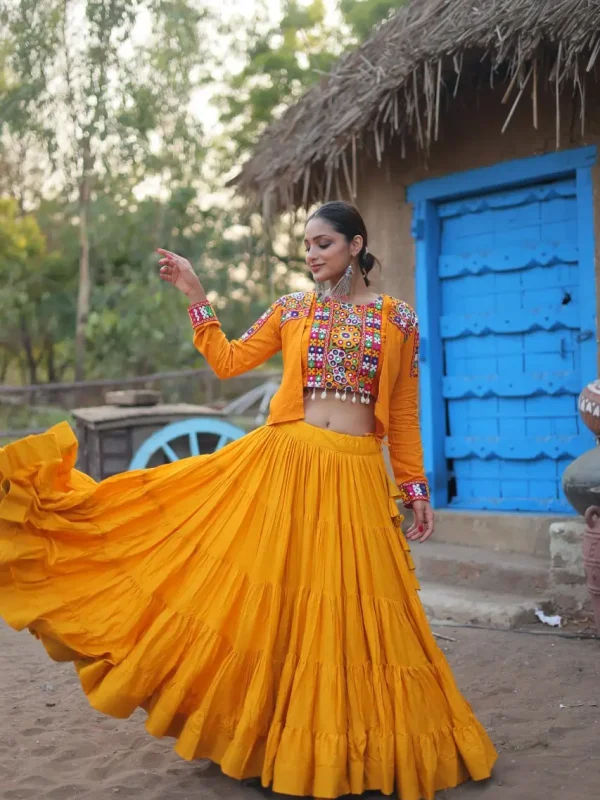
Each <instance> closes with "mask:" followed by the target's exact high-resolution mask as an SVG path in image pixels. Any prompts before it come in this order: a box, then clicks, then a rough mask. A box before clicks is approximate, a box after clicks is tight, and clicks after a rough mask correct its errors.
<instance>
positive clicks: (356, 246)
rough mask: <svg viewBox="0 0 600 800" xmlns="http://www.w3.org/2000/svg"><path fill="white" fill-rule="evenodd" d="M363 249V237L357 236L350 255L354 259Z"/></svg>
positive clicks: (352, 243) (351, 245) (351, 244)
mask: <svg viewBox="0 0 600 800" xmlns="http://www.w3.org/2000/svg"><path fill="white" fill-rule="evenodd" d="M362 249H363V237H362V236H355V237H354V239H352V241H351V242H350V254H351V255H352V257H353V258H356V256H357V255H358V254H359V253H360V251H361V250H362Z"/></svg>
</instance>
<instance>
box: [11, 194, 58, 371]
mask: <svg viewBox="0 0 600 800" xmlns="http://www.w3.org/2000/svg"><path fill="white" fill-rule="evenodd" d="M45 255H46V243H45V240H44V237H43V235H42V232H41V231H40V229H39V226H38V224H37V222H36V221H35V219H34V218H33V217H31V216H21V215H20V213H19V207H18V204H17V202H16V201H15V200H14V199H12V198H0V319H1V320H2V327H1V328H0V344H1V346H2V352H1V353H0V381H3V380H4V379H5V377H6V374H7V370H8V367H9V365H10V363H11V361H12V360H13V359H14V358H15V355H16V354H17V353H19V352H22V353H23V355H24V358H25V363H24V364H23V365H22V366H23V368H24V369H26V370H27V374H28V378H29V380H30V381H35V380H36V379H37V367H38V358H37V354H36V348H35V343H34V339H33V336H32V331H31V327H30V325H29V324H28V323H29V321H30V319H31V316H32V313H35V306H34V305H32V302H31V301H32V299H35V298H37V299H39V298H41V297H42V296H43V294H44V292H45V291H46V289H47V285H46V280H45V278H46V276H45V274H44V269H43V267H44V256H45ZM17 342H18V345H17ZM15 350H16V351H17V352H15Z"/></svg>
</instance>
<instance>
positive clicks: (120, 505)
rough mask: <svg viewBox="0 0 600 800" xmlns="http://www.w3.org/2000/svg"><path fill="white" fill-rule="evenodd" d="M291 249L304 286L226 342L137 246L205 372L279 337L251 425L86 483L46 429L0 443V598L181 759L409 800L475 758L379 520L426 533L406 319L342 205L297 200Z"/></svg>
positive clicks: (236, 362) (94, 701)
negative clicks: (298, 251)
mask: <svg viewBox="0 0 600 800" xmlns="http://www.w3.org/2000/svg"><path fill="white" fill-rule="evenodd" d="M305 244H306V260H307V263H308V266H309V267H310V270H311V271H312V273H313V276H314V278H315V281H316V283H317V287H316V288H317V291H316V292H300V293H297V294H293V295H288V296H286V297H283V298H281V299H280V300H278V301H277V302H276V303H275V304H274V305H273V306H271V308H270V309H269V310H268V311H267V312H266V313H265V314H263V316H262V317H261V318H260V319H259V320H258V322H256V323H255V325H253V326H252V327H251V328H250V330H249V331H248V332H247V333H246V334H244V336H242V337H241V339H239V340H238V341H233V342H229V341H228V340H227V339H226V338H225V336H224V334H223V333H222V331H221V328H220V326H219V323H218V321H217V319H216V317H215V313H214V311H213V309H212V308H211V306H210V304H209V303H208V301H207V299H206V295H205V293H204V290H203V288H202V286H201V285H200V282H199V280H198V278H197V277H196V275H195V274H194V271H193V269H192V267H191V265H190V264H189V262H188V261H186V260H185V259H184V258H182V257H180V256H178V255H175V254H174V253H171V252H169V251H166V250H161V251H159V252H160V253H161V256H162V258H161V261H160V263H161V269H160V274H161V276H162V277H163V278H164V279H165V280H166V281H167V282H170V283H172V284H173V285H174V286H175V287H176V288H177V289H179V290H180V291H182V292H183V293H184V294H185V295H187V297H188V300H189V303H190V305H189V314H190V319H191V321H192V324H193V327H194V342H195V345H196V347H197V348H198V350H199V351H200V352H201V353H202V354H203V355H204V357H205V358H206V359H207V361H208V362H209V364H210V365H211V367H212V368H213V370H214V371H215V372H216V374H217V375H218V376H219V377H222V378H226V377H231V376H233V375H237V374H240V373H242V372H245V371H247V370H249V369H252V368H253V367H256V366H258V365H259V364H261V363H262V362H264V361H265V360H266V359H268V358H269V357H270V356H272V355H273V354H274V353H275V352H277V351H278V350H281V349H282V350H283V356H284V370H283V379H282V383H281V387H280V389H279V391H278V392H277V394H276V395H275V396H274V398H273V401H272V404H271V414H270V417H269V420H268V422H267V425H265V426H264V427H262V428H259V429H258V430H256V431H254V432H253V433H251V434H249V435H248V436H246V437H244V438H242V439H240V440H239V441H236V442H233V443H232V444H230V445H229V446H228V447H226V448H224V449H222V450H220V451H218V452H217V453H214V454H212V455H208V456H200V457H195V458H189V459H186V460H183V461H178V462H175V463H173V464H168V465H166V466H161V467H157V468H155V469H149V470H140V471H137V472H129V473H124V474H121V475H116V476H115V477H113V478H109V479H108V480H105V481H102V482H101V483H96V482H95V481H93V480H92V479H91V478H89V477H87V476H85V475H83V474H81V473H80V472H78V471H76V470H75V469H74V468H73V467H74V463H75V456H76V441H75V438H74V436H73V434H72V432H71V430H70V428H69V427H68V426H67V425H66V424H63V425H59V426H56V427H55V428H53V429H52V430H50V431H49V432H47V433H46V434H42V435H41V436H34V437H30V438H28V439H24V440H22V441H19V442H16V443H14V444H11V445H9V446H8V447H6V448H5V449H4V450H2V451H0V473H1V475H0V478H1V479H2V481H3V483H2V489H3V492H2V499H1V502H0V612H1V613H2V615H3V616H4V618H5V619H6V621H7V622H8V623H9V624H10V625H12V626H13V627H15V628H17V629H22V628H25V627H27V628H29V630H30V631H32V632H33V633H34V634H35V635H36V636H38V637H39V638H40V639H41V640H42V642H43V644H44V645H45V647H46V649H47V650H48V653H49V654H50V656H52V657H53V658H55V659H57V660H73V661H74V662H75V664H76V667H77V670H78V672H79V677H80V680H81V683H82V686H83V689H84V691H85V692H86V694H87V696H88V698H89V701H90V703H91V705H92V706H93V707H94V708H96V709H98V710H100V711H102V712H105V713H107V714H112V715H113V716H116V717H126V716H128V715H130V714H131V713H132V712H133V711H134V710H135V709H136V707H138V706H142V707H143V708H145V709H146V710H147V712H148V719H147V723H146V726H147V729H148V731H149V732H150V733H151V734H153V735H155V736H173V737H175V738H176V739H177V742H176V745H175V747H176V750H177V752H178V753H179V754H180V755H181V756H182V757H183V758H186V759H195V758H207V759H211V760H212V761H215V762H217V763H219V764H220V765H221V767H222V769H223V771H224V772H225V773H226V774H228V775H231V776H232V777H234V778H238V779H243V778H249V777H260V778H261V780H262V783H263V785H264V786H272V787H273V789H274V791H276V792H281V793H283V794H289V795H296V796H312V797H316V798H334V797H339V796H341V795H345V794H348V793H353V794H361V793H362V792H364V791H366V790H380V791H382V792H383V793H384V794H392V793H393V792H394V791H397V793H398V796H399V797H400V798H402V800H418V799H419V798H432V797H433V796H434V793H435V791H436V790H438V789H441V788H445V787H450V786H454V785H456V784H458V783H459V782H461V781H463V780H466V779H468V778H469V777H472V778H475V779H483V778H487V777H488V776H489V775H490V771H491V767H492V764H493V762H494V760H495V757H496V756H495V751H494V748H493V746H492V744H491V742H490V741H489V739H488V737H487V735H486V733H485V731H484V730H483V728H482V727H481V725H480V724H479V722H478V721H477V720H476V719H475V717H474V716H473V713H472V711H471V709H470V707H469V706H468V704H467V702H466V701H465V700H464V699H463V698H462V696H461V695H460V693H459V692H458V690H457V688H456V686H455V683H454V681H453V678H452V675H451V673H450V670H449V667H448V665H447V664H446V661H445V659H444V657H443V655H442V653H441V651H440V650H439V649H438V647H437V646H436V644H435V641H434V639H433V637H432V634H431V632H430V630H429V627H428V624H427V621H426V618H425V615H424V613H423V609H422V606H421V603H420V601H419V598H418V595H417V589H418V585H417V582H416V579H415V576H414V571H413V564H412V561H411V559H410V554H409V548H408V544H407V542H406V540H405V538H404V536H403V534H402V532H401V529H400V522H401V519H402V518H401V516H400V515H399V512H398V508H397V505H396V500H397V499H398V498H401V499H402V500H403V501H404V504H405V505H406V506H410V507H411V508H412V510H413V513H414V518H415V522H414V524H413V525H412V526H411V528H410V529H409V530H408V533H407V538H408V539H411V540H418V541H424V540H425V539H427V538H428V537H429V536H430V535H431V533H432V531H433V514H432V512H431V507H430V504H429V497H428V489H427V482H426V480H425V477H424V475H423V466H422V454H421V444H420V436H419V428H418V419H417V372H418V343H419V338H418V331H417V321H416V318H415V314H414V312H413V311H412V309H411V308H410V307H409V306H407V305H406V304H405V303H402V302H400V301H398V300H394V299H393V298H391V297H387V296H381V295H376V294H373V293H372V292H370V291H369V289H368V283H369V281H368V277H367V275H368V273H369V271H370V270H371V268H372V267H373V264H374V258H373V256H372V255H371V254H370V253H369V252H368V249H367V231H366V229H365V226H364V222H363V220H362V218H361V217H360V214H359V213H358V211H357V210H356V209H354V208H353V207H351V206H348V205H346V204H344V203H329V204H327V205H325V206H323V207H322V208H320V209H319V210H318V211H317V212H316V213H315V214H313V216H312V217H311V218H310V220H309V222H308V224H307V226H306V238H305ZM385 436H387V438H388V440H389V447H390V456H391V464H392V467H393V471H394V476H395V481H396V484H393V483H392V481H391V479H390V478H389V477H388V475H387V473H386V468H385V464H384V459H383V456H382V442H383V438H384V437H385Z"/></svg>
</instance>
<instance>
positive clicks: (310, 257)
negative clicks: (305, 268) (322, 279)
mask: <svg viewBox="0 0 600 800" xmlns="http://www.w3.org/2000/svg"><path fill="white" fill-rule="evenodd" d="M316 260H317V254H316V252H315V250H314V248H313V247H310V246H309V247H308V248H307V250H306V262H307V264H314V263H315V262H316Z"/></svg>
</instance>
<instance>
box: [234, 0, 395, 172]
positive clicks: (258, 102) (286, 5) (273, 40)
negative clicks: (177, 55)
mask: <svg viewBox="0 0 600 800" xmlns="http://www.w3.org/2000/svg"><path fill="white" fill-rule="evenodd" d="M406 2H407V0H339V8H338V11H339V17H338V20H337V21H336V22H331V21H330V20H328V18H327V13H326V7H325V4H324V3H323V0H309V2H308V3H307V4H302V3H301V2H300V0H284V2H282V16H281V20H280V21H279V23H277V24H275V25H273V24H271V25H268V24H266V22H265V20H264V19H263V18H262V17H260V16H257V17H256V18H255V19H254V20H253V21H252V22H251V23H250V24H249V25H248V26H247V28H246V29H245V49H243V50H242V52H241V53H240V55H241V57H242V59H243V67H242V68H241V69H240V70H238V71H237V72H235V73H233V74H231V75H229V77H228V79H227V91H225V92H224V93H223V94H222V95H221V97H220V99H219V110H220V119H221V122H222V123H223V124H224V125H225V127H226V130H227V136H228V137H229V138H230V139H231V140H233V143H234V148H233V151H232V149H231V147H230V148H229V150H228V152H229V154H230V161H229V163H232V161H233V160H234V159H239V157H240V156H243V155H245V154H247V153H248V152H249V151H251V150H252V148H253V146H254V145H255V144H256V142H257V140H258V138H259V136H260V134H261V132H262V131H263V130H264V128H265V127H266V126H267V124H268V123H269V122H270V121H271V120H272V119H273V116H278V115H279V114H281V112H282V111H283V110H284V109H285V108H286V107H287V106H289V105H290V104H292V103H293V102H294V101H295V100H297V99H298V98H299V97H300V96H301V95H302V94H304V92H305V91H306V90H307V89H309V88H310V87H311V86H312V85H313V84H314V83H316V82H317V81H319V80H320V79H321V78H323V76H325V75H326V74H327V73H328V72H329V71H330V70H331V68H332V66H333V65H334V64H335V62H336V61H337V60H338V58H339V57H340V55H341V54H342V53H343V52H344V51H345V50H348V49H350V48H352V47H355V46H357V45H358V44H361V43H362V42H363V41H364V40H365V39H367V38H368V37H369V36H370V35H371V33H372V32H373V28H374V27H375V26H376V25H378V24H379V23H381V22H382V21H383V20H385V19H387V18H388V17H389V16H390V15H391V14H392V13H393V12H394V11H397V10H398V9H399V8H401V7H402V6H404V5H405V4H406ZM240 24H241V20H239V19H235V20H234V21H233V22H232V23H231V26H230V29H229V31H228V34H229V35H230V36H233V38H234V41H236V42H237V43H238V46H239V41H240V36H239V28H240ZM232 31H235V34H232ZM232 152H233V155H232Z"/></svg>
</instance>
